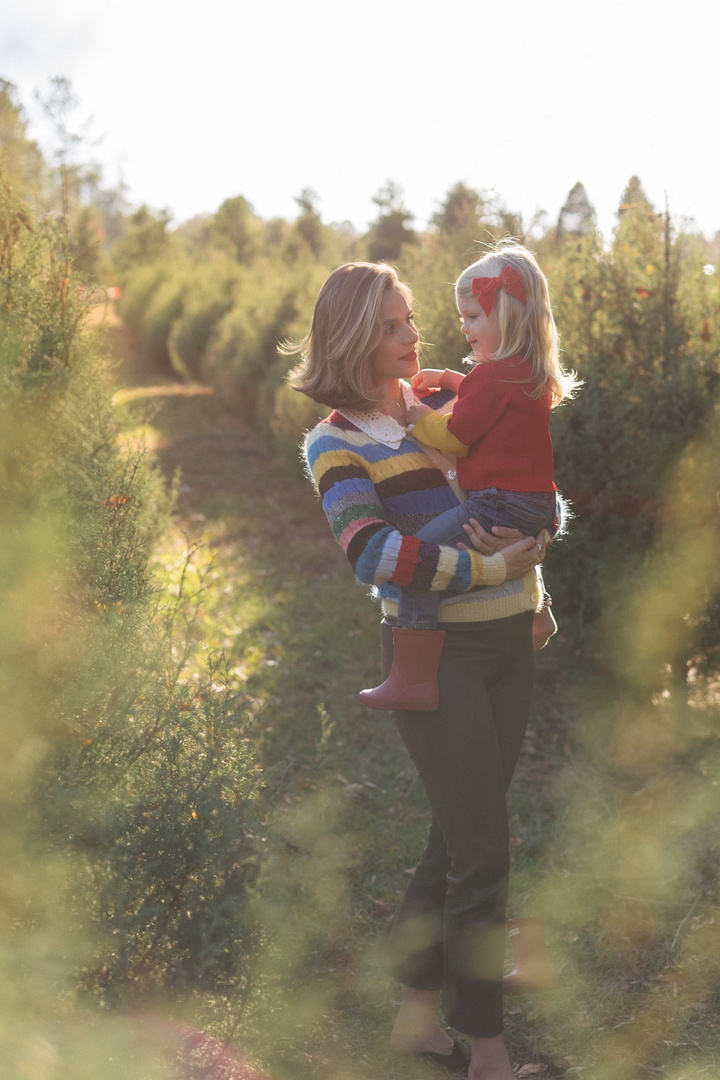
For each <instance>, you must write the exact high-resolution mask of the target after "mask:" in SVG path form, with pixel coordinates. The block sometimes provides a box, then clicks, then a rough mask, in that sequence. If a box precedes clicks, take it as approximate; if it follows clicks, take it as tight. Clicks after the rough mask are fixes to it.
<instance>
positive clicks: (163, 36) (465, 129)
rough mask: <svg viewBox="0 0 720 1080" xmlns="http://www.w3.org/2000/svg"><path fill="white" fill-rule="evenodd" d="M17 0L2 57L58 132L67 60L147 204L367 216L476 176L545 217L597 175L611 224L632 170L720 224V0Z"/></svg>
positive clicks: (708, 228) (677, 203)
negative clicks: (55, 106)
mask: <svg viewBox="0 0 720 1080" xmlns="http://www.w3.org/2000/svg"><path fill="white" fill-rule="evenodd" d="M12 8H14V10H11V5H6V8H5V11H4V13H3V14H2V15H1V16H0V75H2V76H3V77H4V78H6V79H8V80H10V81H11V82H13V83H14V84H15V85H16V86H17V88H18V92H19V97H20V100H21V101H22V103H23V104H24V106H25V109H26V111H27V114H28V116H29V118H30V128H29V134H30V135H31V137H33V138H35V139H36V140H38V141H39V143H40V145H41V147H42V148H43V149H44V150H48V149H49V147H50V145H51V135H50V132H49V130H48V129H47V127H45V126H44V125H43V123H42V118H41V113H40V110H39V108H38V106H37V104H36V102H35V101H34V98H33V94H34V92H35V91H36V90H39V91H40V92H41V93H47V91H48V87H49V80H50V78H52V77H53V76H55V75H64V76H67V77H68V78H69V79H70V80H71V82H72V86H73V88H74V91H75V93H76V95H77V97H78V98H79V100H80V106H79V108H78V109H77V111H76V113H75V114H74V115H73V117H72V118H71V123H72V124H75V126H76V128H79V127H80V126H81V125H82V122H83V121H84V120H85V119H86V118H88V117H90V116H92V117H93V122H92V125H91V127H90V129H89V131H90V134H91V135H92V136H93V137H95V138H98V137H100V136H104V137H103V139H102V142H101V143H99V144H98V145H97V146H96V147H94V148H93V149H92V151H91V152H90V153H91V154H92V155H94V156H95V157H96V158H97V160H99V161H101V162H102V163H103V166H104V169H105V179H106V182H107V183H108V184H115V183H116V182H117V181H118V179H119V178H120V177H122V178H123V179H124V181H125V182H126V184H127V186H128V197H129V198H130V200H131V201H132V202H133V203H147V204H149V205H150V206H152V207H155V208H158V209H159V208H165V207H166V208H168V209H169V210H170V211H171V212H172V214H173V216H174V218H175V220H176V221H181V220H185V219H187V218H189V217H192V216H194V215H196V214H202V213H207V212H212V211H214V210H215V209H217V207H218V206H219V205H220V204H221V203H222V202H223V200H224V199H226V198H228V197H230V196H233V195H238V194H242V195H244V196H245V197H246V198H247V199H248V200H249V201H250V202H251V203H252V205H253V206H254V208H255V210H256V211H257V213H258V214H260V215H261V216H263V217H266V218H267V217H274V216H282V217H286V218H294V217H295V216H296V214H297V206H296V203H295V201H294V199H295V196H297V195H298V194H299V193H300V191H301V190H302V189H303V188H312V189H314V190H315V191H316V192H317V194H318V196H319V199H320V202H319V210H320V213H321V215H322V217H323V219H324V220H325V221H328V222H329V221H342V220H346V219H347V220H350V221H351V222H352V223H353V224H354V225H356V226H358V227H360V228H362V227H364V226H365V225H366V223H367V222H368V221H369V220H371V219H372V218H373V217H374V216H376V209H377V208H376V207H375V205H374V204H373V202H372V196H373V195H374V194H375V193H376V192H377V191H378V189H379V188H380V187H381V186H382V185H383V184H384V183H385V181H386V180H388V179H392V180H394V181H395V182H396V183H397V184H399V185H400V186H401V187H402V188H403V189H404V192H405V202H406V204H407V207H408V208H409V210H410V211H411V212H412V213H413V214H414V215H415V218H416V224H418V225H421V226H422V225H424V224H425V223H426V221H427V219H428V217H429V216H430V215H431V214H432V213H433V211H434V210H435V209H437V207H438V204H439V203H440V202H441V201H442V200H443V198H444V196H445V194H446V193H447V191H448V190H449V189H450V188H451V187H452V186H453V184H455V183H456V182H457V181H459V180H462V181H465V182H466V183H467V184H469V185H471V186H472V187H475V188H478V189H493V190H494V191H495V192H496V193H497V195H498V196H499V197H500V199H501V200H502V202H503V203H504V204H505V206H506V207H507V208H508V209H510V210H514V211H520V212H521V213H522V215H523V218H524V220H525V222H526V224H527V223H529V222H530V220H531V219H532V217H533V215H534V214H535V213H536V211H538V210H544V211H546V212H547V215H548V217H547V219H546V223H550V222H552V221H553V220H555V219H556V218H557V214H558V211H559V209H560V207H561V205H562V204H563V202H564V200H565V197H566V195H567V193H568V191H569V189H570V188H571V187H572V186H573V185H574V184H575V183H576V181H578V180H581V181H582V182H583V184H584V185H585V188H586V190H587V192H588V195H589V198H590V201H591V202H592V203H593V205H594V206H595V208H596V210H597V213H598V220H599V224H600V226H601V228H602V230H603V231H604V232H605V233H606V234H607V233H609V232H610V230H611V229H612V227H613V223H614V214H615V210H616V208H617V205H618V202H619V201H620V197H621V195H622V192H623V189H624V187H625V184H626V183H627V181H628V179H629V177H630V176H631V175H633V174H637V175H638V176H639V177H640V179H641V180H642V183H643V185H644V188H645V190H646V192H647V194H648V196H649V198H650V199H651V201H653V202H654V203H655V204H656V205H657V206H658V207H664V205H665V198H666V194H667V199H668V201H669V206H670V210H671V212H672V213H673V214H674V215H675V216H676V218H680V217H684V216H687V217H692V218H693V219H694V220H695V222H696V224H697V227H698V228H700V229H701V230H703V231H704V232H705V233H706V234H708V235H712V234H714V233H715V231H716V230H718V229H720V207H718V204H717V199H716V191H717V164H718V160H717V159H718V152H717V140H716V136H715V132H716V126H717V125H716V123H715V122H714V118H713V117H711V109H712V110H713V111H714V109H715V107H716V103H717V41H718V31H719V29H720V16H719V15H718V8H717V6H715V5H708V4H706V3H703V2H701V0H688V2H686V3H684V4H682V5H672V6H671V5H670V4H669V3H666V2H659V3H652V2H647V0H643V2H638V0H635V2H633V0H629V2H628V0H625V2H617V0H616V2H610V3H605V4H602V5H601V4H589V3H587V4H578V3H577V2H574V3H571V2H569V0H549V2H548V3H545V4H538V3H537V2H536V0H515V2H514V3H512V4H508V3H502V4H501V3H491V2H487V0H473V2H470V0H450V2H448V3H446V4H440V3H437V2H427V0H417V2H416V3H413V4H410V3H405V2H402V0H365V2H364V3H363V4H361V5H346V4H341V3H338V2H337V0H332V2H331V0H306V2H305V3H303V4H297V3H289V2H288V0H275V2H274V3H265V4H262V3H261V4H258V3H248V2H247V0H206V2H205V3H203V4H196V3H193V4H190V3H188V2H187V0H185V2H183V0H180V2H177V3H169V2H167V0H155V2H153V0H145V2H140V0H126V2H125V3H124V4H98V3H97V0H63V3H62V5H58V4H57V0H23V3H22V4H16V5H12Z"/></svg>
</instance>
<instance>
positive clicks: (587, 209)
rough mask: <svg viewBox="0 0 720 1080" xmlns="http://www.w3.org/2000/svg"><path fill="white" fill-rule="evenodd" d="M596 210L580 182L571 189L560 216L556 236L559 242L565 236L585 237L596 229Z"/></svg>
mask: <svg viewBox="0 0 720 1080" xmlns="http://www.w3.org/2000/svg"><path fill="white" fill-rule="evenodd" d="M596 227H597V226H596V220H595V210H594V209H593V207H592V205H591V203H590V200H589V199H588V197H587V192H586V191H585V187H584V185H583V184H581V183H580V181H579V180H578V182H577V184H575V186H574V187H572V188H571V189H570V191H569V192H568V197H567V199H566V200H565V202H564V203H563V206H562V209H561V210H560V214H559V216H558V221H557V227H556V230H555V235H556V237H557V240H558V241H561V240H562V239H563V237H564V236H584V235H585V234H586V233H590V232H594V231H595V229H596Z"/></svg>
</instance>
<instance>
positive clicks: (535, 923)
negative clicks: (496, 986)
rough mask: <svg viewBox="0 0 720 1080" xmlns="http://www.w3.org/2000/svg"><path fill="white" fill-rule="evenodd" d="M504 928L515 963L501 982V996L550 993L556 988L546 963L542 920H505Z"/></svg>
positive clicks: (548, 963)
mask: <svg viewBox="0 0 720 1080" xmlns="http://www.w3.org/2000/svg"><path fill="white" fill-rule="evenodd" d="M506 926H507V931H508V937H509V938H510V944H511V946H512V951H513V958H514V964H513V969H512V971H511V972H510V973H509V974H508V975H506V976H505V978H504V979H503V993H504V994H533V993H536V992H537V991H538V990H550V989H551V988H552V987H553V986H554V985H555V976H554V975H553V973H552V969H551V967H550V961H549V960H548V954H547V946H546V944H545V925H544V923H543V921H542V919H532V918H527V919H508V921H507V923H506Z"/></svg>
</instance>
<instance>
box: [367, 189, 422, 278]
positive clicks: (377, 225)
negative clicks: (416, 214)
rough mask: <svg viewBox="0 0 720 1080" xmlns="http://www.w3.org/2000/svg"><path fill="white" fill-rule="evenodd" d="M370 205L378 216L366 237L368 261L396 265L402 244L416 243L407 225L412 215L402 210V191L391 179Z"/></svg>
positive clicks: (412, 232) (403, 206) (403, 208)
mask: <svg viewBox="0 0 720 1080" xmlns="http://www.w3.org/2000/svg"><path fill="white" fill-rule="evenodd" d="M373 202H374V203H375V205H376V206H377V207H378V208H379V210H380V215H379V217H378V218H377V220H376V221H375V222H374V223H373V224H372V225H371V227H370V229H369V231H368V233H367V235H366V237H365V242H366V244H367V252H368V258H369V259H370V261H371V262H395V261H396V260H397V258H398V256H399V255H400V252H401V251H402V249H403V247H404V245H406V244H414V243H415V242H416V240H417V237H416V234H415V231H414V230H413V229H411V228H410V227H409V224H408V223H409V222H410V221H412V219H413V215H412V214H411V213H410V211H409V210H407V209H406V207H405V204H404V202H403V190H402V188H401V187H399V186H398V185H397V184H396V183H394V181H392V180H388V181H387V183H386V184H385V186H384V187H381V188H380V190H379V191H378V192H377V194H376V195H373Z"/></svg>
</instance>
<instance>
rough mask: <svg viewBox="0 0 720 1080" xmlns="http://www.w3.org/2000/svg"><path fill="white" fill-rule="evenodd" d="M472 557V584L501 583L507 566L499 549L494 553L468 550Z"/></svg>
mask: <svg viewBox="0 0 720 1080" xmlns="http://www.w3.org/2000/svg"><path fill="white" fill-rule="evenodd" d="M470 555H471V558H472V574H473V585H502V583H503V581H504V580H505V574H506V571H507V566H506V564H505V560H504V559H503V557H502V553H501V552H500V551H496V552H495V554H494V555H480V553H479V552H477V551H472V552H470Z"/></svg>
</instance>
